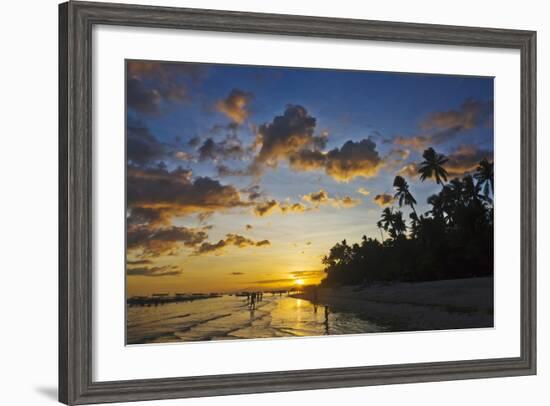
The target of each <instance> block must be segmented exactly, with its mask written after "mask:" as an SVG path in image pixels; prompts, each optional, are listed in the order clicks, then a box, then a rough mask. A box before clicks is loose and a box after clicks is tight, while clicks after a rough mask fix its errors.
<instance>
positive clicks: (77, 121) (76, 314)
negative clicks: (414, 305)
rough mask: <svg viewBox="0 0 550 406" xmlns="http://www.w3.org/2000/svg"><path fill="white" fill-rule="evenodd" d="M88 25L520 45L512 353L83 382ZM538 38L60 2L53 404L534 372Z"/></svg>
mask: <svg viewBox="0 0 550 406" xmlns="http://www.w3.org/2000/svg"><path fill="white" fill-rule="evenodd" d="M95 24H105V25H117V26H133V27H153V28H172V29H192V30H208V31H225V32H241V33H251V34H253V33H256V34H278V35H281V34H282V35H295V36H310V37H321V38H344V39H357V40H379V41H397V42H405V43H426V44H442V45H457V46H476V47H490V48H511V49H518V50H519V51H520V53H521V135H520V136H521V270H520V272H521V323H520V326H521V354H520V356H519V357H517V358H500V359H476V360H468V361H450V362H430V363H415V364H400V365H383V366H367V367H352V368H329V369H315V370H293V371H283V372H265V373H245V374H242V373H241V374H230V375H218V376H198V377H182V378H166V379H145V380H129V381H109V382H95V381H93V379H92V354H93V348H92V339H91V338H92V285H93V284H92V258H93V252H92V238H91V237H92V235H91V233H92V221H93V219H92V214H91V213H92V153H93V151H92V122H91V120H92V99H91V94H92V76H91V75H92V74H91V69H92V35H91V33H92V27H93V26H94V25H95ZM535 250H536V33H535V32H533V31H519V30H506V29H490V28H472V27H456V26H443V25H427V24H410V23H395V22H383V21H365V20H353V19H335V18H319V17H304V16H294V15H276V14H258V13H244V12H232V11H214V10H199V9H182V8H167V7H149V6H136V5H122V4H108V3H86V2H68V3H64V4H61V5H60V6H59V400H60V401H61V402H63V403H66V404H87V403H100V402H115V401H116V402H121V401H136V400H152V399H168V398H185V397H197V396H219V395H232V394H245V393H258V392H278V391H292V390H304V389H317V388H341V387H352V386H366V385H381V384H395V383H410V382H426V381H443V380H454V379H471V378H489V377H502V376H517V375H532V374H535V373H536V309H535V304H536V251H535Z"/></svg>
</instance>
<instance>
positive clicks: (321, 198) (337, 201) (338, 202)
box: [302, 189, 361, 208]
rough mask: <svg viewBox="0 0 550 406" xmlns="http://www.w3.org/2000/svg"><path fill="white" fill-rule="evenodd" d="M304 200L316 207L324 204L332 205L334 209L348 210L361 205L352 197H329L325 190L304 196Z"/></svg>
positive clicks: (359, 201)
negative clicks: (342, 208)
mask: <svg viewBox="0 0 550 406" xmlns="http://www.w3.org/2000/svg"><path fill="white" fill-rule="evenodd" d="M302 199H303V200H305V201H306V202H309V203H311V204H313V205H315V206H316V207H317V206H319V205H323V204H331V205H332V206H333V207H344V208H348V207H355V206H357V205H358V204H361V200H359V199H353V198H352V197H351V196H344V197H343V198H339V197H329V195H328V193H327V191H325V190H323V189H320V190H319V191H318V192H313V193H309V194H307V195H304V196H302Z"/></svg>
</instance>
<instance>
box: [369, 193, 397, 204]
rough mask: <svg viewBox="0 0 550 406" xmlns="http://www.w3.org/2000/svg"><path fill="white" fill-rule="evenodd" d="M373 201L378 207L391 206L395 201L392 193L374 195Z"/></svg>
mask: <svg viewBox="0 0 550 406" xmlns="http://www.w3.org/2000/svg"><path fill="white" fill-rule="evenodd" d="M373 201H374V203H376V204H377V205H378V206H380V207H386V206H391V205H392V204H393V202H394V201H395V198H394V197H393V196H392V195H389V194H386V193H382V194H380V195H376V196H374V199H373Z"/></svg>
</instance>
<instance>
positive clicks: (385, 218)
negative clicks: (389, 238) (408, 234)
mask: <svg viewBox="0 0 550 406" xmlns="http://www.w3.org/2000/svg"><path fill="white" fill-rule="evenodd" d="M377 224H378V225H379V227H381V228H383V229H384V230H385V231H388V229H390V228H391V227H393V210H392V209H391V208H390V207H386V208H385V209H384V210H382V217H381V218H380V221H379V222H378V223H377Z"/></svg>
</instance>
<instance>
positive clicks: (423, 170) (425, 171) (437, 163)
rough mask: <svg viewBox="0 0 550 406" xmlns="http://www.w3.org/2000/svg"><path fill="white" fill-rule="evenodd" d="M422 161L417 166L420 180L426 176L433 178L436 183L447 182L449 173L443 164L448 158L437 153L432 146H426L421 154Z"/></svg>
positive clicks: (423, 179)
mask: <svg viewBox="0 0 550 406" xmlns="http://www.w3.org/2000/svg"><path fill="white" fill-rule="evenodd" d="M422 157H423V158H424V161H422V163H421V164H420V168H418V173H420V180H421V181H422V182H424V181H425V180H426V179H428V178H434V179H435V181H436V183H437V184H440V183H441V184H442V183H444V182H447V176H448V175H449V174H448V173H447V171H446V170H445V168H443V165H444V164H445V163H447V161H448V160H449V159H448V158H447V157H446V156H445V155H443V154H438V153H437V152H435V150H434V149H433V148H431V147H430V148H428V149H427V150H425V151H424V153H423V154H422Z"/></svg>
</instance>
